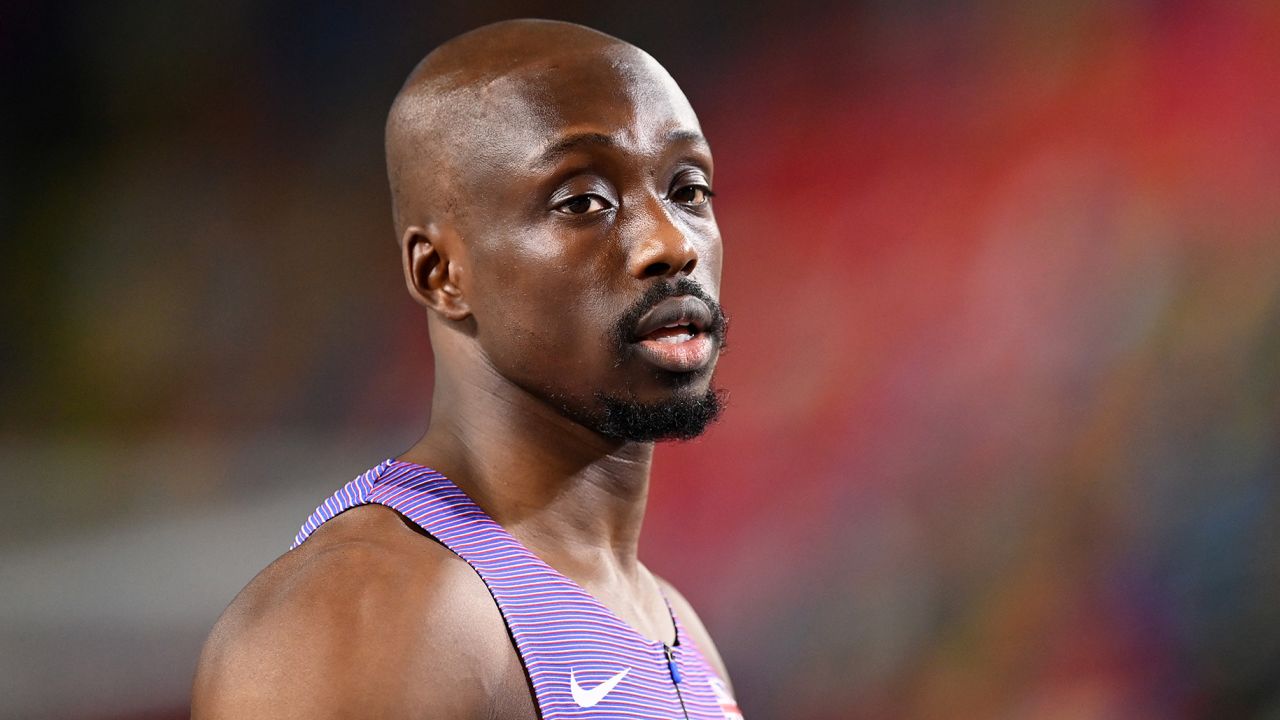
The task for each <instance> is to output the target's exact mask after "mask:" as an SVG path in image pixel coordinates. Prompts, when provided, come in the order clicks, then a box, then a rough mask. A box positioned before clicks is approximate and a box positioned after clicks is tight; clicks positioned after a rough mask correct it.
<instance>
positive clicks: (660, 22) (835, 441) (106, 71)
mask: <svg viewBox="0 0 1280 720" xmlns="http://www.w3.org/2000/svg"><path fill="white" fill-rule="evenodd" d="M736 8H737V9H735V10H733V11H732V12H729V13H728V14H726V9H725V7H724V6H722V5H720V4H716V3H701V4H700V3H677V4H671V3H661V4H641V3H616V4H605V5H603V6H602V5H599V4H593V3H585V2H577V1H570V2H567V3H549V2H517V3H496V2H478V3H466V4H464V3H456V4H443V3H440V4H437V3H409V2H403V1H390V0H388V1H386V2H369V3H340V4H339V3H332V4H330V3H303V2H243V1H240V2H225V1H220V2H212V1H210V0H201V1H198V2H182V3H136V2H125V3H79V4H77V3H71V4H68V3H44V4H40V3H32V4H30V6H29V7H25V8H24V7H18V8H11V9H6V10H4V11H2V12H3V15H0V17H3V18H4V20H3V22H0V53H3V60H4V64H5V68H6V74H7V75H9V76H10V87H11V94H10V98H11V99H10V100H9V101H7V102H5V103H4V104H5V105H6V107H5V110H4V113H3V114H4V118H5V125H6V126H7V127H6V130H7V131H8V132H7V133H6V137H5V142H4V146H3V148H2V152H3V158H4V163H3V165H4V169H5V176H6V179H5V181H4V186H3V188H2V190H3V191H2V192H0V213H2V215H0V219H2V220H3V223H4V225H3V227H0V235H2V236H3V242H4V245H3V248H4V256H5V259H6V262H4V263H3V267H2V268H0V273H2V275H0V294H2V296H3V305H2V306H0V363H2V367H3V375H0V477H2V478H3V482H2V483H0V519H2V520H3V522H0V717H6V718H9V717H11V718H46V717H47V718H55V717H56V718H85V719H106V718H116V719H118V720H124V719H126V718H128V719H134V720H138V719H141V718H152V719H155V720H159V719H160V718H170V717H173V718H177V717H184V714H183V713H184V711H185V707H186V706H185V703H186V702H187V692H188V686H189V682H190V677H191V672H192V669H193V667H194V663H195V659H196V654H197V652H198V648H199V644H200V642H201V641H202V639H203V637H204V636H205V634H206V633H207V632H208V629H209V627H210V625H211V624H212V622H213V620H214V619H215V618H216V616H217V614H218V613H219V612H220V611H221V609H222V608H223V607H224V606H225V605H226V603H227V602H228V601H229V600H230V599H231V596H232V594H233V593H234V592H235V591H236V590H237V589H238V588H240V587H241V586H242V585H243V584H244V583H245V582H246V581H247V580H248V579H249V578H250V577H251V576H252V574H253V573H254V572H255V571H256V570H257V569H258V568H260V567H262V566H263V565H265V564H266V563H267V562H268V561H270V560H271V559H272V558H273V557H274V556H275V555H276V554H278V553H279V552H281V551H283V550H284V549H285V548H287V547H288V544H289V542H290V540H291V539H292V537H293V534H294V532H295V531H296V529H297V526H298V524H299V523H300V522H301V521H302V520H303V519H304V518H305V515H306V514H307V513H308V512H309V511H310V510H311V508H312V507H313V506H314V505H315V503H316V502H317V501H318V500H320V499H322V498H323V497H324V496H326V495H327V494H328V493H329V492H331V491H332V490H333V489H334V488H336V487H337V486H338V485H339V484H341V483H342V482H345V481H346V480H347V479H349V478H350V477H352V476H354V475H355V474H356V473H357V472H359V471H361V470H363V469H364V468H366V467H368V466H370V465H373V464H376V463H377V462H379V461H380V460H382V459H384V458H386V457H389V456H392V455H394V454H396V453H398V452H399V451H401V450H402V449H404V448H405V447H406V446H408V445H409V444H410V443H411V442H412V441H413V440H414V439H416V437H417V431H418V430H419V429H421V428H423V427H425V423H426V419H427V398H428V397H429V393H430V372H429V368H430V362H431V356H430V349H429V346H428V344H427V338H426V332H425V322H424V320H423V318H422V316H421V310H420V309H419V308H418V307H417V306H415V305H413V304H412V303H411V302H410V301H409V300H408V298H407V296H406V294H405V292H404V290H403V287H402V281H401V279H400V278H401V276H400V270H399V267H398V259H397V255H396V252H395V243H394V238H393V237H392V232H391V224H390V215H389V211H390V206H389V200H388V194H387V190H386V187H385V177H384V171H383V167H382V158H381V153H382V148H381V143H382V135H381V129H382V121H383V118H384V115H385V112H386V109H387V107H388V103H389V101H390V99H391V97H392V96H393V94H394V93H395V91H396V89H397V86H398V83H399V82H400V80H401V79H402V78H403V77H404V76H405V74H406V73H407V72H408V70H409V69H410V67H412V65H413V63H414V62H415V61H416V60H417V58H419V57H420V56H421V55H422V53H423V52H425V51H426V50H427V49H428V48H430V47H431V46H433V45H434V44H436V43H438V42H440V41H442V40H444V39H445V38H447V37H449V36H452V35H454V34H456V33H458V32H461V31H463V30H465V29H468V28H470V27H474V26H476V25H479V24H482V23H484V22H488V21H491V20H495V19H499V18H502V17H509V16H520V15H534V16H546V17H557V18H561V19H568V20H575V21H578V22H583V23H585V24H588V25H591V26H594V27H597V28H599V29H602V30H605V31H607V32H610V33H613V34H615V35H618V36H620V37H622V38H624V39H627V40H629V41H632V42H634V43H636V44H637V45H640V46H641V47H643V48H646V49H648V50H649V51H650V52H651V53H653V54H654V55H655V56H656V57H657V58H658V59H659V60H660V61H661V62H662V63H663V64H664V65H666V67H667V68H668V69H669V70H670V71H671V72H672V74H673V75H674V76H675V77H676V79H677V80H678V81H679V82H680V83H681V85H682V86H683V87H684V88H685V90H686V92H687V93H688V95H689V96H690V98H691V100H692V102H693V104H694V107H695V108H697V110H698V112H699V114H700V116H701V118H702V122H703V126H704V129H705V130H706V133H707V135H708V137H709V138H710V139H711V142H712V146H713V148H714V151H715V155H716V160H717V165H718V166H717V171H716V178H715V183H714V186H715V190H716V192H717V198H716V200H715V204H716V213H717V216H718V218H719V221H720V226H721V229H722V231H723V233H724V237H725V248H726V270H725V289H724V305H725V307H726V309H727V310H728V311H729V312H730V314H731V316H732V318H733V323H732V329H731V332H730V336H729V339H730V343H729V344H730V350H729V352H728V354H727V355H726V357H725V358H724V360H723V361H722V362H721V366H720V367H721V371H720V379H721V380H720V384H721V385H722V386H723V387H725V388H727V389H728V390H729V391H730V402H731V406H730V409H729V411H728V413H727V415H726V417H725V419H724V420H723V421H722V423H721V424H720V425H718V426H717V427H716V428H714V429H713V430H712V431H711V432H710V433H709V434H708V435H706V436H705V437H704V438H702V439H699V440H697V441H694V442H690V443H686V444H680V445H675V446H670V447H666V448H663V449H661V450H660V451H659V454H658V461H657V466H656V469H655V479H654V485H653V491H652V493H653V498H652V504H651V507H650V511H649V519H648V525H647V528H646V539H645V544H644V551H643V553H642V555H643V556H644V557H646V558H647V560H648V562H649V564H650V565H651V566H653V567H654V568H656V569H657V570H658V571H659V572H661V573H664V574H665V575H667V576H668V577H669V578H670V579H671V580H672V581H673V582H674V583H675V584H676V585H678V586H680V587H682V588H683V589H684V590H685V592H686V594H687V595H688V596H689V597H690V599H691V600H692V601H693V603H694V604H695V605H696V606H697V607H698V608H699V609H700V612H701V614H702V616H703V617H704V618H705V619H706V620H707V622H708V625H709V627H710V629H711V631H712V633H713V635H715V636H716V637H717V639H718V642H719V644H720V648H721V650H722V652H723V654H724V655H725V659H726V661H727V662H728V665H729V668H730V670H731V672H732V673H733V677H734V682H735V685H736V686H737V691H738V696H739V699H740V700H741V703H742V706H743V708H744V710H745V712H746V715H747V717H749V718H787V719H789V720H836V719H840V720H848V719H854V720H859V719H865V720H872V719H875V720H879V719H886V720H898V719H901V720H913V719H926V718H951V719H967V718H1010V719H1013V718H1031V719H1035V720H1041V719H1045V720H1058V719H1063V720H1067V719H1070V720H1104V719H1111V718H1117V719H1119V718H1123V719H1125V720H1142V719H1146V718H1150V719H1152V720H1156V719H1159V720H1170V719H1175V720H1176V719H1182V718H1186V719H1192V718H1277V717H1280V121H1278V120H1277V118H1280V5H1278V4H1276V3H1273V2H1266V1H1259V2H1222V3H1209V2H1149V1H1148V2H1138V1H1136V0H1122V1H1120V2H1109V1H1101V0H1094V1H1092V2H1065V1H1062V0H1053V1H1041V0H1035V1H1033V2H1007V1H1005V2H1002V1H997V0H969V1H967V2H945V3H932V2H922V1H919V0H913V1H910V2H900V1H893V2H890V1H888V0H879V1H878V2H856V3H835V2H829V3H814V2H797V3H782V4H773V3H771V4H767V5H762V6H759V7H757V8H752V9H747V8H746V6H745V5H738V6H736Z"/></svg>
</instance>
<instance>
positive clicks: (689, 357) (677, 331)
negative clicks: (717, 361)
mask: <svg viewBox="0 0 1280 720" xmlns="http://www.w3.org/2000/svg"><path fill="white" fill-rule="evenodd" d="M711 324H712V314H711V308H709V307H707V304H706V303H704V302H703V301H702V300H700V299H698V298H696V297H693V296H691V295H682V296H679V297H674V298H669V299H667V300H664V301H663V302H661V303H658V305H656V306H654V308H653V309H652V310H650V311H649V312H648V313H646V314H645V315H644V316H642V317H641V318H640V321H639V323H638V324H637V327H636V335H635V340H634V342H635V344H636V346H637V348H638V349H639V353H638V354H639V355H640V357H641V358H643V359H644V360H645V361H647V362H649V363H650V364H651V365H655V366H657V367H659V368H661V369H663V370H670V371H672V372H693V371H695V370H701V369H703V368H705V367H707V366H708V365H709V364H710V362H711V358H712V355H713V354H714V351H715V342H714V341H713V339H712V337H711V335H710V333H708V332H707V328H709V327H710V326H711Z"/></svg>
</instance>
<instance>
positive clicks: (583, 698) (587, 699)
mask: <svg viewBox="0 0 1280 720" xmlns="http://www.w3.org/2000/svg"><path fill="white" fill-rule="evenodd" d="M630 671H631V668H623V669H622V670H619V671H618V674H617V675H614V676H613V677H611V678H609V679H608V680H605V681H604V682H602V683H600V684H599V685H597V686H595V687H593V688H591V689H590V690H587V689H584V688H583V687H582V686H581V685H579V684H578V679H577V678H576V677H574V676H573V670H569V690H571V691H572V692H573V701H574V702H576V703H578V707H582V708H589V707H592V706H594V705H595V704H596V703H598V702H600V701H601V700H603V699H604V696H605V695H608V694H609V691H610V690H612V689H613V688H614V687H615V686H617V684H618V683H620V682H622V678H624V677H626V676H627V673H628V672H630Z"/></svg>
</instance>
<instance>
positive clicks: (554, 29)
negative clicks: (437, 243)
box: [386, 20, 692, 236]
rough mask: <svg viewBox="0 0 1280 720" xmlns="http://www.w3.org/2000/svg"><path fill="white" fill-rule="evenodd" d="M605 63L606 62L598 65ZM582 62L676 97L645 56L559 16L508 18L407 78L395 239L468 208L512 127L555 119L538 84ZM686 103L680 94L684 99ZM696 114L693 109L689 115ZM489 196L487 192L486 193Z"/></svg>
mask: <svg viewBox="0 0 1280 720" xmlns="http://www.w3.org/2000/svg"><path fill="white" fill-rule="evenodd" d="M602 61H603V64H602ZM584 65H592V66H597V67H604V68H609V69H612V70H614V71H618V72H623V73H627V74H630V75H636V74H650V75H656V76H657V77H656V79H657V80H658V81H659V82H660V83H661V84H663V85H669V87H670V88H674V89H675V91H676V92H677V93H679V89H678V87H676V85H675V81H674V80H672V79H671V77H670V76H669V75H668V74H667V72H666V70H664V69H663V68H662V66H661V65H659V64H658V62H657V61H656V60H654V59H653V58H652V57H651V56H649V54H648V53H646V52H644V51H643V50H641V49H639V48H637V47H636V46H634V45H632V44H630V43H627V42H625V41H623V40H619V39H618V38H615V37H613V36H611V35H606V34H605V33H602V32H599V31H597V30H592V29H591V28H587V27H583V26H581V25H575V24H572V23H566V22H559V21H553V20H507V21H503V22H499V23H494V24H492V25H486V26H484V27H481V28H478V29H476V30H472V31H470V32H468V33H464V34H462V35H459V36H457V37H455V38H453V39H452V40H449V41H448V42H446V43H444V44H443V45H441V46H439V47H437V48H436V49H435V50H433V51H432V52H431V53H430V54H428V55H427V56H426V57H425V58H423V60H422V61H421V62H420V63H418V65H417V67H415V68H414V70H413V72H412V73H410V74H409V77H408V78H407V79H406V80H405V83H404V85H403V86H402V87H401V89H400V92H399V94H398V95H397V96H396V99H395V102H394V103H393V105H392V107H391V112H390V114H389V116H388V118H387V126H386V155H387V175H388V179H389V181H390V185H391V198H392V210H393V213H394V219H395V224H396V234H397V235H398V236H401V235H403V233H404V229H405V227H406V226H409V225H415V224H416V225H425V224H427V223H431V222H439V221H441V220H444V219H446V218H449V217H452V216H456V215H457V214H458V213H460V212H464V211H465V210H467V209H468V207H469V203H468V202H467V201H466V200H464V199H463V197H462V196H463V195H464V194H465V193H466V192H467V191H468V190H470V189H475V188H473V187H471V183H470V181H471V180H472V179H473V177H472V176H473V173H471V172H469V170H470V169H472V168H473V166H474V164H476V163H484V162H486V160H487V159H488V158H490V157H491V156H492V155H494V154H496V152H495V151H501V150H504V149H510V148H502V147H500V146H497V143H500V142H501V141H502V140H503V139H504V138H505V137H506V136H507V133H505V132H504V130H505V129H508V128H509V127H510V125H511V124H513V123H520V122H529V121H534V122H537V121H554V120H556V119H557V118H555V117H549V116H553V115H555V114H556V108H555V107H553V106H552V104H551V103H550V102H543V101H546V100H548V98H545V97H540V95H543V94H545V93H542V92H540V88H539V86H540V85H542V84H544V83H543V82H539V81H549V80H554V77H552V76H554V75H557V74H567V73H569V72H571V71H573V70H574V69H578V68H581V67H582V66H584ZM681 98H683V96H682V95H681ZM690 114H692V111H690ZM480 192H483V189H480Z"/></svg>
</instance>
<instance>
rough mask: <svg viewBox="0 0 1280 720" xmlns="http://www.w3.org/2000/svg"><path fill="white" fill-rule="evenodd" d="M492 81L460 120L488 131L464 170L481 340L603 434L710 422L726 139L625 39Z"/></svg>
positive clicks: (680, 433) (526, 381)
mask: <svg viewBox="0 0 1280 720" xmlns="http://www.w3.org/2000/svg"><path fill="white" fill-rule="evenodd" d="M480 92H481V93H482V96H481V97H482V98H483V100H484V102H485V105H486V106H487V108H486V110H487V112H486V113H485V117H484V118H482V119H473V118H467V119H460V121H462V122H483V123H485V124H486V125H487V126H488V127H486V128H485V129H486V131H487V132H486V133H485V137H487V139H488V141H487V142H484V143H483V144H482V146H481V148H480V150H479V152H478V154H477V156H476V157H473V158H471V159H470V165H469V167H465V168H457V169H456V170H457V171H458V172H459V174H460V175H461V176H462V177H463V178H464V182H463V183H461V184H460V187H461V189H462V192H463V193H465V194H464V195H463V196H462V197H459V198H458V199H457V201H458V202H457V206H458V207H459V208H460V210H459V212H460V217H459V218H458V226H459V228H460V231H461V234H462V236H463V241H464V242H465V243H466V245H467V247H468V251H469V255H470V258H471V264H472V268H471V273H470V277H471V289H470V291H469V293H468V299H469V304H470V307H471V310H472V313H473V315H474V317H475V320H476V327H477V336H476V337H477V340H478V342H479V343H480V346H481V348H482V349H483V350H484V352H485V354H486V355H487V357H488V358H489V360H490V361H491V362H492V363H493V365H494V366H495V368H496V369H497V370H498V371H499V372H500V373H501V374H502V375H503V376H505V377H506V378H508V379H509V380H511V381H513V382H514V383H516V384H517V385H519V386H520V387H522V388H524V389H525V390H527V391H529V392H531V393H533V394H534V395H535V396H537V397H540V398H542V399H543V400H544V401H547V402H549V403H551V404H552V405H553V406H555V407H556V408H558V409H559V410H560V411H561V412H563V413H564V414H566V415H568V416H569V417H571V418H572V419H574V420H577V421H579V422H582V423H583V424H586V425H588V426H589V427H593V428H594V429H596V430H598V431H600V432H602V433H604V434H606V435H614V436H618V437H624V438H627V439H633V440H651V439H658V438H662V437H689V436H692V435H696V434H697V433H698V432H700V431H701V430H702V428H703V427H704V426H705V425H706V424H707V423H708V422H709V421H710V420H711V419H712V418H713V417H714V415H715V412H716V410H717V409H718V404H717V403H716V399H715V395H714V393H713V392H712V391H711V389H710V383H711V375H712V371H713V369H714V367H715V363H716V359H717V357H718V355H719V350H720V346H721V342H722V339H723V331H724V318H723V315H722V314H721V313H720V310H719V306H718V304H717V303H716V300H717V299H718V297H719V292H720V268H721V244H720V233H719V230H718V229H717V227H716V222H715V217H714V215H713V213H712V209H711V204H710V185H711V174H712V163H711V153H710V150H709V148H708V147H707V145H706V142H705V140H704V139H703V138H702V134H701V130H700V128H699V126H698V121H697V118H696V116H695V115H694V113H693V110H692V109H691V108H690V107H689V105H688V102H687V101H686V100H685V98H684V96H683V94H682V93H681V92H680V91H679V89H678V88H677V87H676V86H675V83H674V81H672V80H671V79H670V77H669V76H668V75H667V74H666V73H665V72H664V71H662V70H661V68H659V67H658V66H657V65H656V63H654V62H653V61H652V59H650V58H647V56H643V55H640V54H638V53H633V52H626V51H617V52H611V53H608V54H605V55H602V56H597V57H595V58H593V59H590V60H582V59H579V58H577V57H574V56H572V55H566V56H565V57H564V58H563V59H561V60H557V59H555V58H552V59H548V60H547V61H545V62H544V63H540V64H538V65H537V66H534V67H527V68H524V69H522V70H521V71H519V72H518V73H516V74H514V75H508V76H505V77H503V78H502V79H500V80H498V81H496V82H494V83H492V84H491V85H490V86H488V87H486V88H484V89H483V90H481V91H480ZM636 413H639V415H640V416H638V417H637V416H636ZM623 416H628V417H623ZM619 423H621V424H619ZM636 423H639V425H640V426H642V427H632V426H635V425H636ZM655 423H656V425H655Z"/></svg>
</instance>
